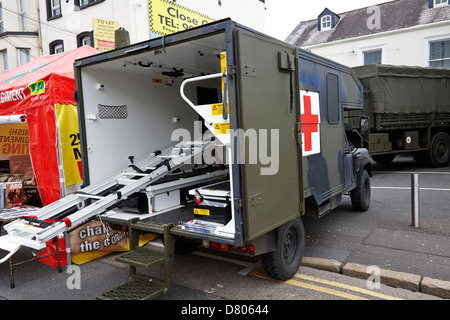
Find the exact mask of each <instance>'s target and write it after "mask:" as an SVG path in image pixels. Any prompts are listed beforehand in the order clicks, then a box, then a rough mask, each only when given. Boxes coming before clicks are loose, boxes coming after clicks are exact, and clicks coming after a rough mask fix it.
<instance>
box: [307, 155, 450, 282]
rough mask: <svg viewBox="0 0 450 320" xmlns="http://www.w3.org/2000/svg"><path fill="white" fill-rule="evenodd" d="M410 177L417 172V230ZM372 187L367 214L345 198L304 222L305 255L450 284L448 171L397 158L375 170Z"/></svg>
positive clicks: (449, 187)
mask: <svg viewBox="0 0 450 320" xmlns="http://www.w3.org/2000/svg"><path fill="white" fill-rule="evenodd" d="M412 173H419V184H420V225H419V228H415V227H413V226H412V218H411V189H410V187H411V174H412ZM371 185H372V201H371V206H370V209H369V211H367V212H364V213H359V212H354V211H352V207H351V202H350V200H349V197H345V198H344V199H345V200H344V204H343V205H342V206H341V207H340V208H338V209H337V210H335V211H333V212H331V213H329V214H328V215H326V216H325V217H324V218H322V219H319V220H317V219H310V218H304V224H305V230H306V232H307V250H306V256H311V257H321V258H329V259H335V260H338V261H340V262H343V263H348V262H354V263H359V264H363V265H377V266H379V267H381V268H386V269H389V270H394V271H401V272H407V273H413V274H418V275H421V276H427V277H432V278H436V279H441V280H446V281H450V206H449V204H450V201H449V199H450V167H446V168H429V167H425V166H423V165H421V164H418V163H416V162H415V161H414V160H413V159H412V158H402V157H397V158H396V160H395V161H394V162H393V163H392V164H390V165H378V164H375V165H374V167H373V177H372V179H371Z"/></svg>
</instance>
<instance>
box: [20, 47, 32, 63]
mask: <svg viewBox="0 0 450 320" xmlns="http://www.w3.org/2000/svg"><path fill="white" fill-rule="evenodd" d="M22 52H23V53H24V54H26V55H27V56H28V59H27V61H22ZM17 61H18V62H19V66H22V65H24V64H26V63H28V62H30V61H31V49H29V48H18V49H17Z"/></svg>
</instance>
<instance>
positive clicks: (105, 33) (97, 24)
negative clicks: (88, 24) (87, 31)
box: [93, 18, 119, 52]
mask: <svg viewBox="0 0 450 320" xmlns="http://www.w3.org/2000/svg"><path fill="white" fill-rule="evenodd" d="M93 25H94V48H95V49H97V50H99V51H101V52H105V51H110V50H114V48H115V45H116V38H115V32H116V30H117V29H119V23H118V22H116V21H110V20H105V19H98V18H94V19H93Z"/></svg>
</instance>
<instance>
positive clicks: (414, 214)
mask: <svg viewBox="0 0 450 320" xmlns="http://www.w3.org/2000/svg"><path fill="white" fill-rule="evenodd" d="M419 211H420V201H419V174H417V173H413V174H411V224H412V226H413V227H416V228H418V227H419Z"/></svg>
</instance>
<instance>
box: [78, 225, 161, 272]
mask: <svg viewBox="0 0 450 320" xmlns="http://www.w3.org/2000/svg"><path fill="white" fill-rule="evenodd" d="M156 237H157V236H156V235H154V234H144V235H141V236H140V238H139V246H143V245H144V244H146V243H147V242H149V241H151V240H153V239H155V238H156ZM128 241H129V236H128V231H124V230H115V229H113V228H112V226H111V224H109V223H102V222H101V221H92V222H89V223H86V224H85V225H83V226H82V227H80V228H78V229H76V230H75V231H74V232H71V233H70V254H71V260H72V262H73V263H76V264H82V263H85V262H88V261H91V260H94V259H96V258H99V257H102V256H105V255H107V254H108V253H111V252H120V251H128V250H129V245H128Z"/></svg>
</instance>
